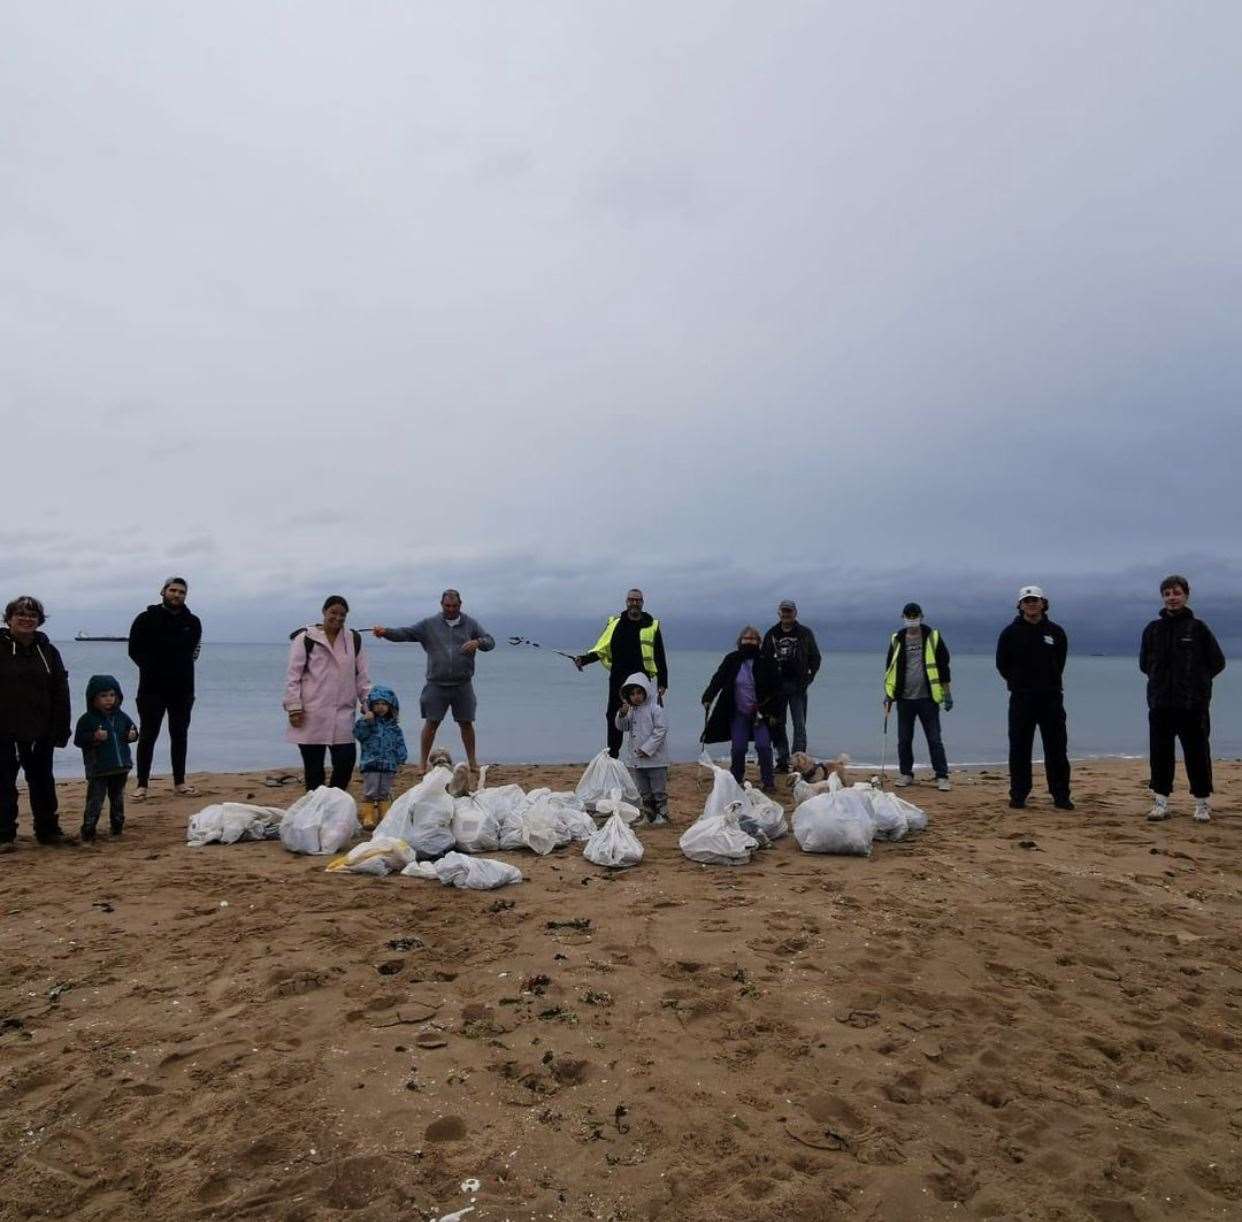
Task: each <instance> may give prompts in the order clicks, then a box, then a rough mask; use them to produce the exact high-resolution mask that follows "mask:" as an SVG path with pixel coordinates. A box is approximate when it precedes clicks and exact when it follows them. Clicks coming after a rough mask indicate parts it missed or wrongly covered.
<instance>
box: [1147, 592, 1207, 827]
mask: <svg viewBox="0 0 1242 1222" xmlns="http://www.w3.org/2000/svg"><path fill="white" fill-rule="evenodd" d="M1160 597H1161V599H1162V600H1163V601H1164V610H1163V611H1161V612H1160V616H1159V618H1158V619H1154V620H1152V621H1151V623H1150V624H1148V625H1147V627H1146V628H1144V629H1143V641H1142V644H1141V646H1140V647H1139V670H1141V671H1142V672H1143V674H1145V675H1146V676H1147V721H1148V729H1149V735H1150V738H1149V743H1150V750H1151V790H1152V793H1153V794H1154V795H1155V804H1154V805H1153V806H1152V808H1151V810H1150V811H1149V812H1148V815H1147V817H1148V819H1151V820H1152V821H1153V822H1154V821H1157V820H1160V819H1167V818H1168V817H1169V794H1170V792H1171V791H1172V789H1173V768H1174V759H1173V742H1174V739H1180V740H1181V743H1182V759H1183V760H1184V761H1185V764H1186V780H1187V782H1188V783H1189V785H1190V792H1191V794H1192V795H1193V797H1194V799H1195V815H1194V817H1195V820H1196V822H1198V823H1207V822H1208V820H1209V819H1211V817H1212V816H1211V812H1210V810H1209V805H1208V799H1209V798H1210V797H1211V796H1212V748H1211V744H1210V742H1209V735H1210V733H1211V722H1210V720H1209V713H1208V709H1209V706H1210V705H1211V702H1212V680H1213V679H1215V678H1216V676H1217V675H1219V674H1220V672H1221V671H1222V670H1224V669H1225V655H1224V653H1222V652H1221V648H1220V645H1218V644H1217V642H1216V638H1215V637H1214V636H1213V635H1212V630H1211V628H1209V627H1208V626H1207V624H1205V623H1204V622H1203V621H1202V620H1201V619H1196V618H1195V613H1194V612H1193V611H1192V610H1191V609H1190V608H1189V607H1188V606H1187V605H1186V600H1187V599H1188V598H1189V597H1190V582H1188V581H1187V580H1186V578H1185V577H1182V576H1180V575H1178V574H1176V573H1175V574H1173V575H1172V576H1170V577H1166V578H1165V579H1164V580H1163V581H1162V582H1161V583H1160Z"/></svg>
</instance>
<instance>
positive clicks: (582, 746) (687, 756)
mask: <svg viewBox="0 0 1242 1222" xmlns="http://www.w3.org/2000/svg"><path fill="white" fill-rule="evenodd" d="M57 644H58V647H59V648H60V650H61V653H62V654H63V656H64V659H65V664H66V665H67V666H68V668H69V672H70V673H69V682H70V687H71V689H72V692H73V705H74V715H75V717H76V716H77V714H78V713H80V712H81V705H82V700H83V692H84V690H85V687H86V681H87V679H89V678H90V676H91V675H92V674H112V675H115V676H116V677H117V678H118V679H119V680H120V681H121V684H122V685H123V687H124V689H125V694H126V697H127V707H128V708H129V711H130V714H131V716H132V715H133V714H134V708H133V703H134V702H133V696H134V692H135V691H136V689H137V680H138V676H137V673H136V671H135V670H134V667H133V665H132V663H131V662H130V661H129V658H128V657H127V656H126V653H125V646H124V644H113V643H104V642H100V643H95V644H88V643H79V642H73V641H68V642H58V643H57ZM368 652H369V654H370V659H371V677H372V679H373V680H374V681H376V682H378V683H384V684H386V685H387V686H389V687H392V688H394V689H395V690H396V692H397V695H398V696H399V697H400V699H401V700H402V702H403V705H404V710H405V712H404V717H403V723H404V725H405V729H406V741H407V742H408V743H409V744H410V747H411V750H412V751H414V752H416V750H417V730H418V720H419V719H418V693H419V691H420V690H421V688H422V685H423V673H424V654H423V651H422V648H421V647H420V646H418V645H397V644H391V643H386V642H374V643H373V644H370V645H369V646H368ZM720 657H721V654H720V653H717V652H706V651H698V650H683V651H673V652H671V653H670V655H669V674H670V690H669V696H668V701H667V707H668V713H669V723H670V733H671V748H672V756H673V758H674V759H677V760H692V759H694V758H695V756H696V755H697V754H698V735H699V731H700V730H701V729H702V726H703V712H702V707H701V705H700V704H699V696H700V695H701V694H702V691H703V688H704V686H705V685H706V683H707V681H708V679H709V678H710V677H711V674H712V672H713V670H714V669H715V667H716V665H717V664H718V663H719V661H720ZM287 658H288V646H287V645H215V644H211V643H210V642H208V643H207V644H206V645H205V646H204V647H203V653H202V657H201V658H200V659H199V663H198V678H197V689H198V699H197V702H196V704H195V706H194V721H193V724H192V725H191V727H190V769H191V771H212V772H232V771H239V770H243V769H254V768H270V767H277V766H282V767H286V768H289V769H291V770H292V769H294V768H295V767H296V766H298V763H299V759H298V753H297V748H296V747H294V746H292V745H290V744H288V743H286V742H285V741H284V739H283V737H282V735H283V732H284V727H285V718H284V713H283V712H282V710H281V707H280V698H281V690H282V686H283V679H284V671H285V665H286V661H287ZM882 661H883V659H882V657H877V656H876V655H874V654H861V653H837V654H828V655H826V660H825V665H824V669H823V670H822V671H820V675H819V679H818V680H817V681H816V683H815V685H814V686H813V687H812V688H811V701H810V714H809V717H808V726H809V738H810V747H811V750H812V751H813V752H815V753H817V754H819V755H835V754H836V753H837V752H839V751H848V752H849V754H850V756H851V758H852V759H853V760H854V761H855V762H856V763H858V764H860V765H866V764H871V763H874V764H876V765H878V763H879V760H880V756H881V749H882V726H883V715H882V711H881V708H880V698H881V687H880V684H881V678H882V675H881V669H882ZM1143 684H1144V679H1143V676H1142V675H1140V674H1139V672H1138V668H1137V666H1136V665H1135V663H1134V661H1133V659H1131V658H1098V657H1071V659H1070V665H1069V668H1068V670H1067V672H1066V708H1067V709H1068V712H1069V735H1070V752H1071V754H1072V755H1073V756H1074V757H1076V758H1085V757H1090V756H1102V755H1142V754H1144V753H1145V752H1146V747H1147V721H1146V705H1145V703H1144V697H1143V690H1144V688H1143ZM475 690H476V691H477V692H478V696H479V719H478V732H479V751H480V758H481V759H482V760H484V761H487V760H494V761H497V762H505V763H523V762H529V763H565V762H573V761H579V760H587V759H589V758H590V757H591V756H592V755H594V754H595V753H596V752H597V751H598V750H599V749H600V747H601V746H603V742H604V717H603V703H604V697H605V679H604V671H603V669H602V668H601V667H600V666H598V665H596V666H593V667H590V668H589V669H587V670H586V671H584V672H583V673H581V674H579V673H578V672H577V671H576V670H575V669H574V667H573V664H572V663H571V662H569V661H568V660H567V659H565V658H561V657H558V656H557V655H556V654H554V653H552V652H551V651H550V650H548V649H546V648H545V649H533V648H530V647H527V646H511V645H508V644H505V643H500V644H498V645H497V646H496V648H495V650H493V651H492V652H491V653H489V654H480V655H479V661H478V667H477V673H476V676H475ZM953 696H954V701H955V703H954V708H953V711H952V712H951V713H946V714H944V716H943V719H942V726H943V730H944V738H945V745H946V747H947V749H948V753H949V760H950V762H951V763H953V764H982V763H998V762H1002V761H1004V760H1005V758H1006V754H1007V747H1006V738H1005V708H1006V693H1005V689H1004V685H1003V684H1002V683H1001V681H1000V678H999V677H998V676H997V674H996V672H995V670H994V668H993V665H992V658H991V657H990V656H986V657H985V656H982V655H957V656H955V657H954V658H953ZM1212 723H1213V734H1212V746H1213V749H1214V754H1215V755H1216V756H1217V757H1223V758H1237V757H1242V664H1240V663H1239V662H1237V661H1232V662H1231V663H1230V666H1229V668H1228V669H1227V670H1226V671H1225V673H1224V674H1223V675H1222V676H1221V677H1220V679H1219V680H1218V681H1217V685H1216V691H1215V696H1214V699H1213V705H1212ZM441 735H442V738H443V736H444V735H445V731H444V730H442V731H441ZM444 741H446V742H447V744H448V746H449V747H450V749H451V750H452V751H453V753H454V757H455V758H458V757H460V740H459V739H458V738H457V734H456V731H455V730H454V729H453V728H452V727H448V728H447V738H446V739H444ZM1036 749H1037V751H1038V742H1037V744H1036ZM722 751H723V748H713V753H715V754H720V753H721V752H722ZM895 752H896V718H895V717H894V718H893V719H892V720H891V721H890V724H889V740H888V763H889V765H890V766H892V764H893V762H894V758H895ZM915 759H916V762H917V763H926V756H925V754H924V753H923V750H922V747H921V735H920V734H919V733H918V732H916V737H915ZM155 770H156V772H157V773H162V772H166V771H167V770H168V752H167V746H166V738H165V737H162V738H161V740H160V745H159V748H158V750H157V754H156V765H155ZM57 775H58V776H62V777H70V776H77V775H81V756H80V754H79V753H78V752H77V751H75V750H73V749H69V750H65V751H60V752H58V753H57Z"/></svg>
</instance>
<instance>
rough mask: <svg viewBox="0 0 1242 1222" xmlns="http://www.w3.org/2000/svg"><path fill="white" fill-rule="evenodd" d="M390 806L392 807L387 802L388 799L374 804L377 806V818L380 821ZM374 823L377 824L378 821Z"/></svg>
mask: <svg viewBox="0 0 1242 1222" xmlns="http://www.w3.org/2000/svg"><path fill="white" fill-rule="evenodd" d="M391 805H392V803H391V802H390V801H388V799H387V798H385V799H384V800H383V801H382V802H377V803H376V806H377V808H378V811H379V818H380V819H382V818H383V817H384V816H385V815H386V814H387V813H388V808H389V807H390V806H391ZM376 822H377V823H378V822H379V819H377V820H376Z"/></svg>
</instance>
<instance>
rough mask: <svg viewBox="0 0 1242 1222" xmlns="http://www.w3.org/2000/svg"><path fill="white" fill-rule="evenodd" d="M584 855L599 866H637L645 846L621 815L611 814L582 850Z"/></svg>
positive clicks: (620, 868) (617, 868) (615, 867)
mask: <svg viewBox="0 0 1242 1222" xmlns="http://www.w3.org/2000/svg"><path fill="white" fill-rule="evenodd" d="M582 856H583V857H585V858H586V859H587V861H589V862H593V863H594V864H595V865H597V866H608V867H609V868H611V869H614V870H622V869H626V868H627V867H629V866H636V865H638V863H639V862H640V861H642V859H643V846H642V843H641V841H640V840H639V839H638V837H637V836H635V835H634V833H633V832H632V831H630V829H629V825H628V824H627V823H626V822H625V820H624V819H623V818H622V817H621V816H620V815H610V816H609V817H608V822H607V823H605V824H604V826H603V827H601V828H600V829H599V831H597V832H596V833H595V835H594V836H592V837H591V838H590V840H588V841H587V843H586V848H584V849H583V850H582Z"/></svg>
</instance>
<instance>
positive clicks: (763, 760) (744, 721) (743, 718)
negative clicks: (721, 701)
mask: <svg viewBox="0 0 1242 1222" xmlns="http://www.w3.org/2000/svg"><path fill="white" fill-rule="evenodd" d="M729 731H730V739H731V746H732V755H731V758H730V767H729V771H730V772H732V773H733V775H734V776H735V777H736V778H737V781H738V783H739V784H741V782H742V781H743V779H744V778H745V776H746V747H747V744H748V743H749V742H750V740H751V737H752V735H753V737H754V740H755V750H756V751H757V752H758V754H759V778H760V784H762V785H767V786H769V787H770V786H772V785H773V784H775V782H776V777H775V775H774V773H773V771H772V735H771V733H770V732H769V730H768V723H767V722H766V721H763V720H762V719H760V718H757V717H756V715H755V714H754V713H737V712H735V713H734V714H733V723H732V725H730V727H729Z"/></svg>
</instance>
